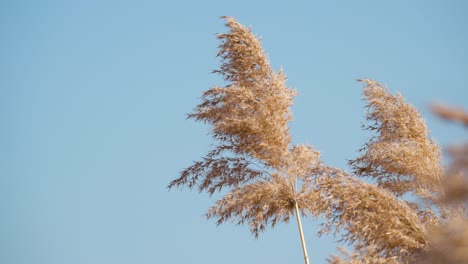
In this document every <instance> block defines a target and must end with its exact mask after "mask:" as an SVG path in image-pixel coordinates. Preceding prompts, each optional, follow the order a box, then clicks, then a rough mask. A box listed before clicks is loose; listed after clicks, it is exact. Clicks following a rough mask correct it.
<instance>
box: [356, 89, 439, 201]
mask: <svg viewBox="0 0 468 264" xmlns="http://www.w3.org/2000/svg"><path fill="white" fill-rule="evenodd" d="M363 82H364V83H365V84H366V87H365V88H364V96H365V100H367V101H368V103H369V104H368V106H367V107H368V112H367V119H368V120H369V121H371V122H373V124H372V125H369V126H367V127H366V129H369V130H373V131H376V132H377V134H378V135H377V136H375V137H372V138H371V139H370V140H369V142H368V143H366V145H365V147H364V148H363V149H362V150H361V151H362V152H363V155H362V156H361V157H358V158H357V159H355V160H352V161H350V165H351V167H352V168H353V170H354V172H355V173H356V175H358V176H365V177H372V178H374V179H376V180H377V182H378V185H379V186H381V187H383V188H385V189H387V190H389V191H391V192H392V193H394V194H395V195H398V196H402V195H404V194H406V193H408V192H412V193H414V194H415V195H417V196H419V197H420V198H424V199H429V200H431V201H434V200H435V195H436V194H437V193H439V192H440V191H441V187H440V176H441V175H442V173H443V168H442V166H441V152H440V148H439V146H438V145H437V144H435V143H434V142H433V141H432V140H431V139H430V138H429V135H428V130H427V127H426V124H425V122H424V121H423V120H422V118H421V116H420V114H419V113H418V112H417V110H416V109H415V108H414V107H413V106H411V105H410V104H408V103H406V102H404V99H403V97H402V96H401V95H399V94H398V95H397V96H394V95H392V94H391V93H389V92H388V90H387V88H385V87H383V86H382V85H381V84H380V83H378V82H376V81H373V80H363Z"/></svg>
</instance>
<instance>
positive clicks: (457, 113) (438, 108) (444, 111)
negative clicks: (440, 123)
mask: <svg viewBox="0 0 468 264" xmlns="http://www.w3.org/2000/svg"><path fill="white" fill-rule="evenodd" d="M431 110H432V112H433V113H435V114H437V115H438V116H440V117H442V118H444V119H447V120H453V121H458V122H461V123H462V124H464V125H465V126H468V113H467V112H465V111H464V110H463V109H462V108H461V107H452V106H447V105H443V104H440V103H437V104H432V105H431Z"/></svg>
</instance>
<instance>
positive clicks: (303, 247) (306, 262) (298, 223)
mask: <svg viewBox="0 0 468 264" xmlns="http://www.w3.org/2000/svg"><path fill="white" fill-rule="evenodd" d="M295 207H296V219H297V227H298V228H299V235H300V236H301V243H302V252H303V253H304V262H305V264H309V257H308V256H307V248H306V244H305V240H304V234H303V232H302V224H301V217H300V216H299V207H298V206H297V201H296V202H295Z"/></svg>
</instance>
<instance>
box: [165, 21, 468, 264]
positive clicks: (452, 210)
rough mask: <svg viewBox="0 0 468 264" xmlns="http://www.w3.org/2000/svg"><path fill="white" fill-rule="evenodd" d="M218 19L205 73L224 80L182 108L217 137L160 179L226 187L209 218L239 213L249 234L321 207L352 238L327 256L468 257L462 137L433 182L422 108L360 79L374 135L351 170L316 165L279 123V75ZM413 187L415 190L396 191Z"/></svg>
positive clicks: (282, 108)
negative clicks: (221, 29)
mask: <svg viewBox="0 0 468 264" xmlns="http://www.w3.org/2000/svg"><path fill="white" fill-rule="evenodd" d="M224 18H225V19H226V21H227V22H226V26H227V27H228V28H229V32H228V33H226V34H220V35H218V38H219V39H220V40H221V45H220V46H219V49H220V51H219V53H218V56H219V57H220V58H221V62H222V64H221V67H220V69H219V70H216V71H214V72H216V73H219V74H221V75H222V76H223V78H224V79H225V80H226V81H228V82H229V83H228V85H227V86H225V87H213V88H211V89H209V90H207V91H205V92H204V93H203V97H202V102H201V103H200V104H199V105H198V106H197V107H196V108H195V109H194V111H193V112H192V113H191V114H189V115H188V117H189V118H193V119H195V120H196V121H202V122H205V123H207V124H209V125H211V129H212V130H211V132H212V133H211V135H212V137H213V139H214V140H215V141H216V143H217V145H215V147H214V149H213V150H211V151H210V152H209V153H208V154H207V155H206V156H205V157H203V160H201V161H197V162H195V163H194V164H193V165H192V166H190V167H188V168H186V169H185V170H184V171H183V172H182V173H181V174H180V177H179V178H177V179H176V180H173V181H172V182H171V183H170V184H169V186H168V187H169V188H174V187H184V186H187V187H189V188H197V189H198V190H199V191H206V192H208V193H209V194H210V195H212V194H214V193H215V192H217V191H220V190H221V189H223V188H226V189H227V192H226V194H225V195H224V196H223V197H222V198H221V199H220V200H218V201H216V204H215V205H214V206H212V207H210V208H209V210H208V212H207V214H206V216H207V217H208V218H215V219H216V220H217V223H218V224H222V223H225V222H234V223H236V224H244V223H246V224H248V225H249V226H250V231H251V232H252V233H253V234H254V235H255V237H258V235H259V234H260V232H262V231H264V230H265V228H267V227H269V226H271V227H274V226H275V225H276V224H277V223H279V222H288V221H289V219H290V217H291V215H292V214H294V212H297V215H300V214H302V215H303V216H306V215H311V216H314V217H315V216H323V217H324V218H325V219H326V222H325V223H324V225H323V229H322V230H321V231H320V233H321V234H322V233H327V232H332V233H333V234H334V235H336V236H339V237H340V238H341V239H340V240H339V241H341V242H344V243H348V244H350V245H352V246H353V247H354V249H353V250H354V251H353V253H349V252H345V251H343V252H342V255H343V256H342V257H340V256H332V257H331V258H330V259H329V260H328V261H329V263H334V264H342V263H352V264H357V263H369V264H371V263H382V264H383V263H392V264H393V263H415V262H417V261H419V260H427V262H423V263H436V262H430V261H435V260H437V261H442V262H441V263H459V262H460V261H461V262H463V261H467V259H468V256H467V254H465V253H463V252H466V251H463V250H462V249H463V248H465V249H466V247H467V244H468V238H467V235H466V234H467V232H468V231H467V222H468V221H467V220H466V214H465V211H464V210H465V206H464V205H463V204H461V202H463V201H465V202H466V199H467V198H468V194H467V190H468V187H467V186H468V184H467V182H468V180H467V176H466V174H467V168H468V166H467V164H468V162H467V160H468V158H467V157H468V147H467V145H463V146H461V147H457V148H452V156H453V162H452V164H451V166H450V168H449V169H448V170H447V171H446V174H447V175H448V176H447V177H445V178H444V182H442V181H441V177H443V175H444V168H443V166H442V165H441V151H440V148H439V146H438V145H437V144H435V143H434V142H433V141H432V140H431V139H430V138H429V133H428V130H427V127H426V124H425V123H424V120H423V119H422V118H421V115H420V114H419V113H418V112H417V110H416V109H415V108H414V107H413V106H411V105H410V104H408V103H406V102H405V101H404V99H403V97H402V96H401V95H399V94H398V95H393V94H391V93H390V92H389V91H388V89H387V88H385V87H383V86H382V85H381V84H380V83H378V82H376V81H373V80H362V82H364V83H365V87H364V99H365V100H366V101H367V102H368V105H367V108H368V111H367V120H368V121H370V122H371V125H369V126H367V127H366V128H367V129H369V130H372V131H375V132H376V135H375V136H374V137H372V138H371V139H370V140H369V141H368V142H367V143H366V144H365V146H364V147H363V148H362V149H361V156H360V157H358V158H357V159H355V160H352V161H350V162H349V163H350V166H351V168H352V170H353V173H347V172H345V171H343V170H341V169H338V168H334V167H330V166H327V165H325V164H323V163H322V162H321V160H320V153H319V152H318V151H317V150H315V149H314V148H313V147H311V146H308V145H294V146H290V144H291V136H290V133H289V128H288V123H289V121H290V120H291V119H292V116H291V110H290V107H291V105H292V104H293V99H294V96H295V95H296V92H295V91H294V90H292V89H290V88H288V87H287V86H286V84H285V80H286V77H285V76H284V75H283V73H282V72H281V71H280V72H278V73H275V72H274V71H273V70H272V69H271V67H270V65H269V62H268V59H267V56H266V55H265V53H264V51H263V49H262V47H261V43H260V41H259V39H258V38H257V37H255V35H253V34H252V32H251V31H250V29H248V28H246V27H244V26H242V25H241V24H239V23H238V22H237V21H236V20H235V19H233V18H231V17H224ZM360 81H361V80H360ZM433 109H434V111H435V112H436V113H438V114H439V115H441V116H442V117H444V118H447V119H452V120H459V121H462V122H463V123H464V124H466V119H465V117H466V114H464V113H460V111H458V110H454V109H451V108H446V107H445V108H444V107H440V106H437V107H435V108H433ZM359 177H361V178H359ZM362 178H364V179H362ZM366 178H371V179H372V180H373V181H371V182H376V184H371V183H368V182H366V181H365V179H366ZM414 196H416V198H419V199H416V201H408V200H405V199H408V197H410V198H414ZM413 200H414V199H413ZM296 210H297V211H296ZM297 221H298V223H299V230H300V234H301V240H302V242H303V249H304V258H305V262H306V263H308V257H307V253H306V252H305V251H306V250H305V244H304V240H303V236H302V232H301V230H302V227H301V226H300V219H299V218H298V220H297ZM454 232H455V233H456V234H455V235H453V233H454ZM446 236H448V237H449V238H447V239H445V240H444V237H446ZM444 241H445V242H444ZM448 246H450V247H451V248H452V249H453V255H450V254H448V253H447V254H445V255H444V254H443V253H446V252H445V251H444V250H447V252H450V250H449V249H447V247H448ZM439 249H440V250H439ZM438 250H439V251H441V250H442V251H444V252H439V251H438ZM460 252H461V253H460ZM431 254H432V255H431ZM431 256H432V257H431ZM444 261H445V262H444ZM451 261H452V262H451ZM457 261H459V262H457ZM461 262H460V263H461Z"/></svg>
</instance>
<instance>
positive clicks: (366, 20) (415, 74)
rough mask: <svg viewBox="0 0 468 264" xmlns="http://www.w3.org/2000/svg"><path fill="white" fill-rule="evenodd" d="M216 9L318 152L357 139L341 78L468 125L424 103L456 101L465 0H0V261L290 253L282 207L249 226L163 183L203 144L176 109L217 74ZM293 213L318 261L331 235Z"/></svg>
mask: <svg viewBox="0 0 468 264" xmlns="http://www.w3.org/2000/svg"><path fill="white" fill-rule="evenodd" d="M222 15H230V16H234V17H236V18H237V19H238V20H239V21H240V22H241V23H243V24H246V25H252V26H253V28H254V31H255V32H256V33H258V34H259V35H261V36H262V37H263V45H264V48H265V50H266V51H267V52H268V54H269V57H270V60H271V63H272V66H273V67H274V68H275V69H279V68H280V67H283V68H284V69H285V72H286V74H287V75H288V76H289V80H288V84H289V85H290V86H291V87H293V88H295V89H297V90H298V91H299V93H300V95H299V96H298V97H297V99H296V101H295V105H294V107H293V111H294V118H295V119H294V121H293V122H292V123H291V133H292V134H293V137H294V142H295V143H308V144H312V145H314V146H316V147H317V148H318V149H319V150H321V151H322V155H323V158H324V159H325V161H326V162H328V163H330V164H332V165H336V166H340V167H343V168H347V167H346V161H347V160H348V159H352V158H354V157H356V155H357V154H356V150H357V149H359V148H360V147H361V146H362V144H363V143H364V142H365V139H366V138H367V137H368V136H369V133H368V132H363V131H361V129H360V126H361V123H362V122H364V113H365V109H364V108H363V106H364V102H363V101H362V100H361V84H359V83H357V82H355V80H354V79H356V78H375V79H377V80H379V81H381V82H382V83H384V84H386V85H388V86H389V87H390V88H391V90H392V91H400V92H402V93H403V94H404V95H405V97H406V98H407V100H408V101H409V102H411V103H413V104H414V105H415V106H416V107H417V108H418V109H420V110H421V111H422V112H423V114H424V117H425V118H426V119H427V122H428V126H429V128H430V129H431V131H432V136H433V137H434V138H435V139H436V140H437V141H438V142H439V143H441V144H442V145H446V144H448V143H453V142H459V141H462V140H464V139H466V138H467V134H466V132H464V131H463V129H462V128H461V127H458V126H455V125H452V124H448V123H446V122H444V121H441V120H439V119H437V118H435V117H433V116H432V115H431V114H430V112H429V110H428V104H429V103H430V102H433V101H443V102H447V103H450V104H457V105H464V106H465V107H466V106H467V98H468V85H467V83H468V74H467V73H468V51H467V47H468V2H467V1H463V0H459V1H445V0H440V1H427V0H425V1H423V0H420V1H408V0H400V1H395V0H393V1H375V0H369V1H271V0H270V1H253V0H250V1H249V0H238V1H219V0H217V1H214V0H213V1H169V0H168V1H136V0H134V1H110V0H109V1H98V0H89V1H85V0H81V1H39V0H38V1H14V0H13V1H5V0H3V1H1V3H0V20H1V21H0V33H1V35H0V36H1V39H0V40H1V41H0V59H1V60H0V93H1V95H0V121H1V130H0V131H1V132H0V133H1V136H0V263H4V264H36V263H37V264H39V263H40V264H78V263H80V264H81V263H83V264H98V263H99V264H102V263H112V264H120V263H128V264H130V263H132V264H133V263H139V264H146V263H153V264H154V263H207V264H209V263H213V264H215V263H216V264H218V263H225V264H230V263H232V264H238V263H302V261H303V260H302V252H301V247H300V241H299V237H298V233H297V227H296V223H295V222H294V221H293V222H291V223H289V224H286V225H285V224H280V225H278V226H277V228H275V229H273V230H268V231H267V232H266V233H264V235H262V236H260V238H259V239H258V240H255V239H254V238H253V236H252V235H251V234H250V233H249V231H248V227H247V226H240V227H239V226H235V225H233V224H225V225H222V226H219V227H216V225H215V223H214V221H207V220H206V219H205V218H204V217H203V214H204V212H205V210H206V208H207V207H208V206H210V205H211V204H212V203H213V201H214V200H213V198H209V197H208V196H207V195H205V194H198V193H197V192H196V191H190V190H182V191H178V190H174V191H171V192H168V190H167V189H166V188H165V186H166V185H167V184H168V183H169V181H171V180H172V179H174V178H176V177H178V173H179V172H180V171H181V170H183V169H184V168H185V167H187V166H189V165H191V163H192V161H193V160H197V159H199V157H200V156H202V155H204V154H205V153H206V152H207V151H208V150H209V148H210V144H211V143H212V141H211V139H210V137H209V136H208V135H207V132H208V129H209V128H208V127H207V126H205V125H203V124H198V123H194V122H193V121H192V120H185V114H186V113H188V112H190V111H191V109H192V108H193V107H194V106H195V105H196V104H197V103H199V102H200V96H201V93H202V91H204V90H206V89H208V88H209V87H211V86H213V85H223V81H222V79H221V77H220V76H217V75H214V74H210V72H211V71H212V70H214V69H216V68H217V66H218V65H219V63H218V62H219V60H218V58H216V57H215V54H216V53H217V50H216V47H217V45H218V44H219V43H218V41H217V39H216V38H215V33H220V32H225V28H224V26H223V21H222V20H221V19H219V18H218V17H219V16H222ZM303 223H304V232H305V236H306V240H307V246H308V248H309V255H310V259H311V263H324V262H325V258H326V256H327V255H328V254H330V253H331V252H335V247H336V246H338V245H339V244H338V243H336V242H334V239H333V238H332V237H323V238H318V237H317V235H316V233H315V232H316V230H317V227H318V224H317V222H314V221H312V220H311V219H310V218H309V219H304V220H303Z"/></svg>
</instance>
